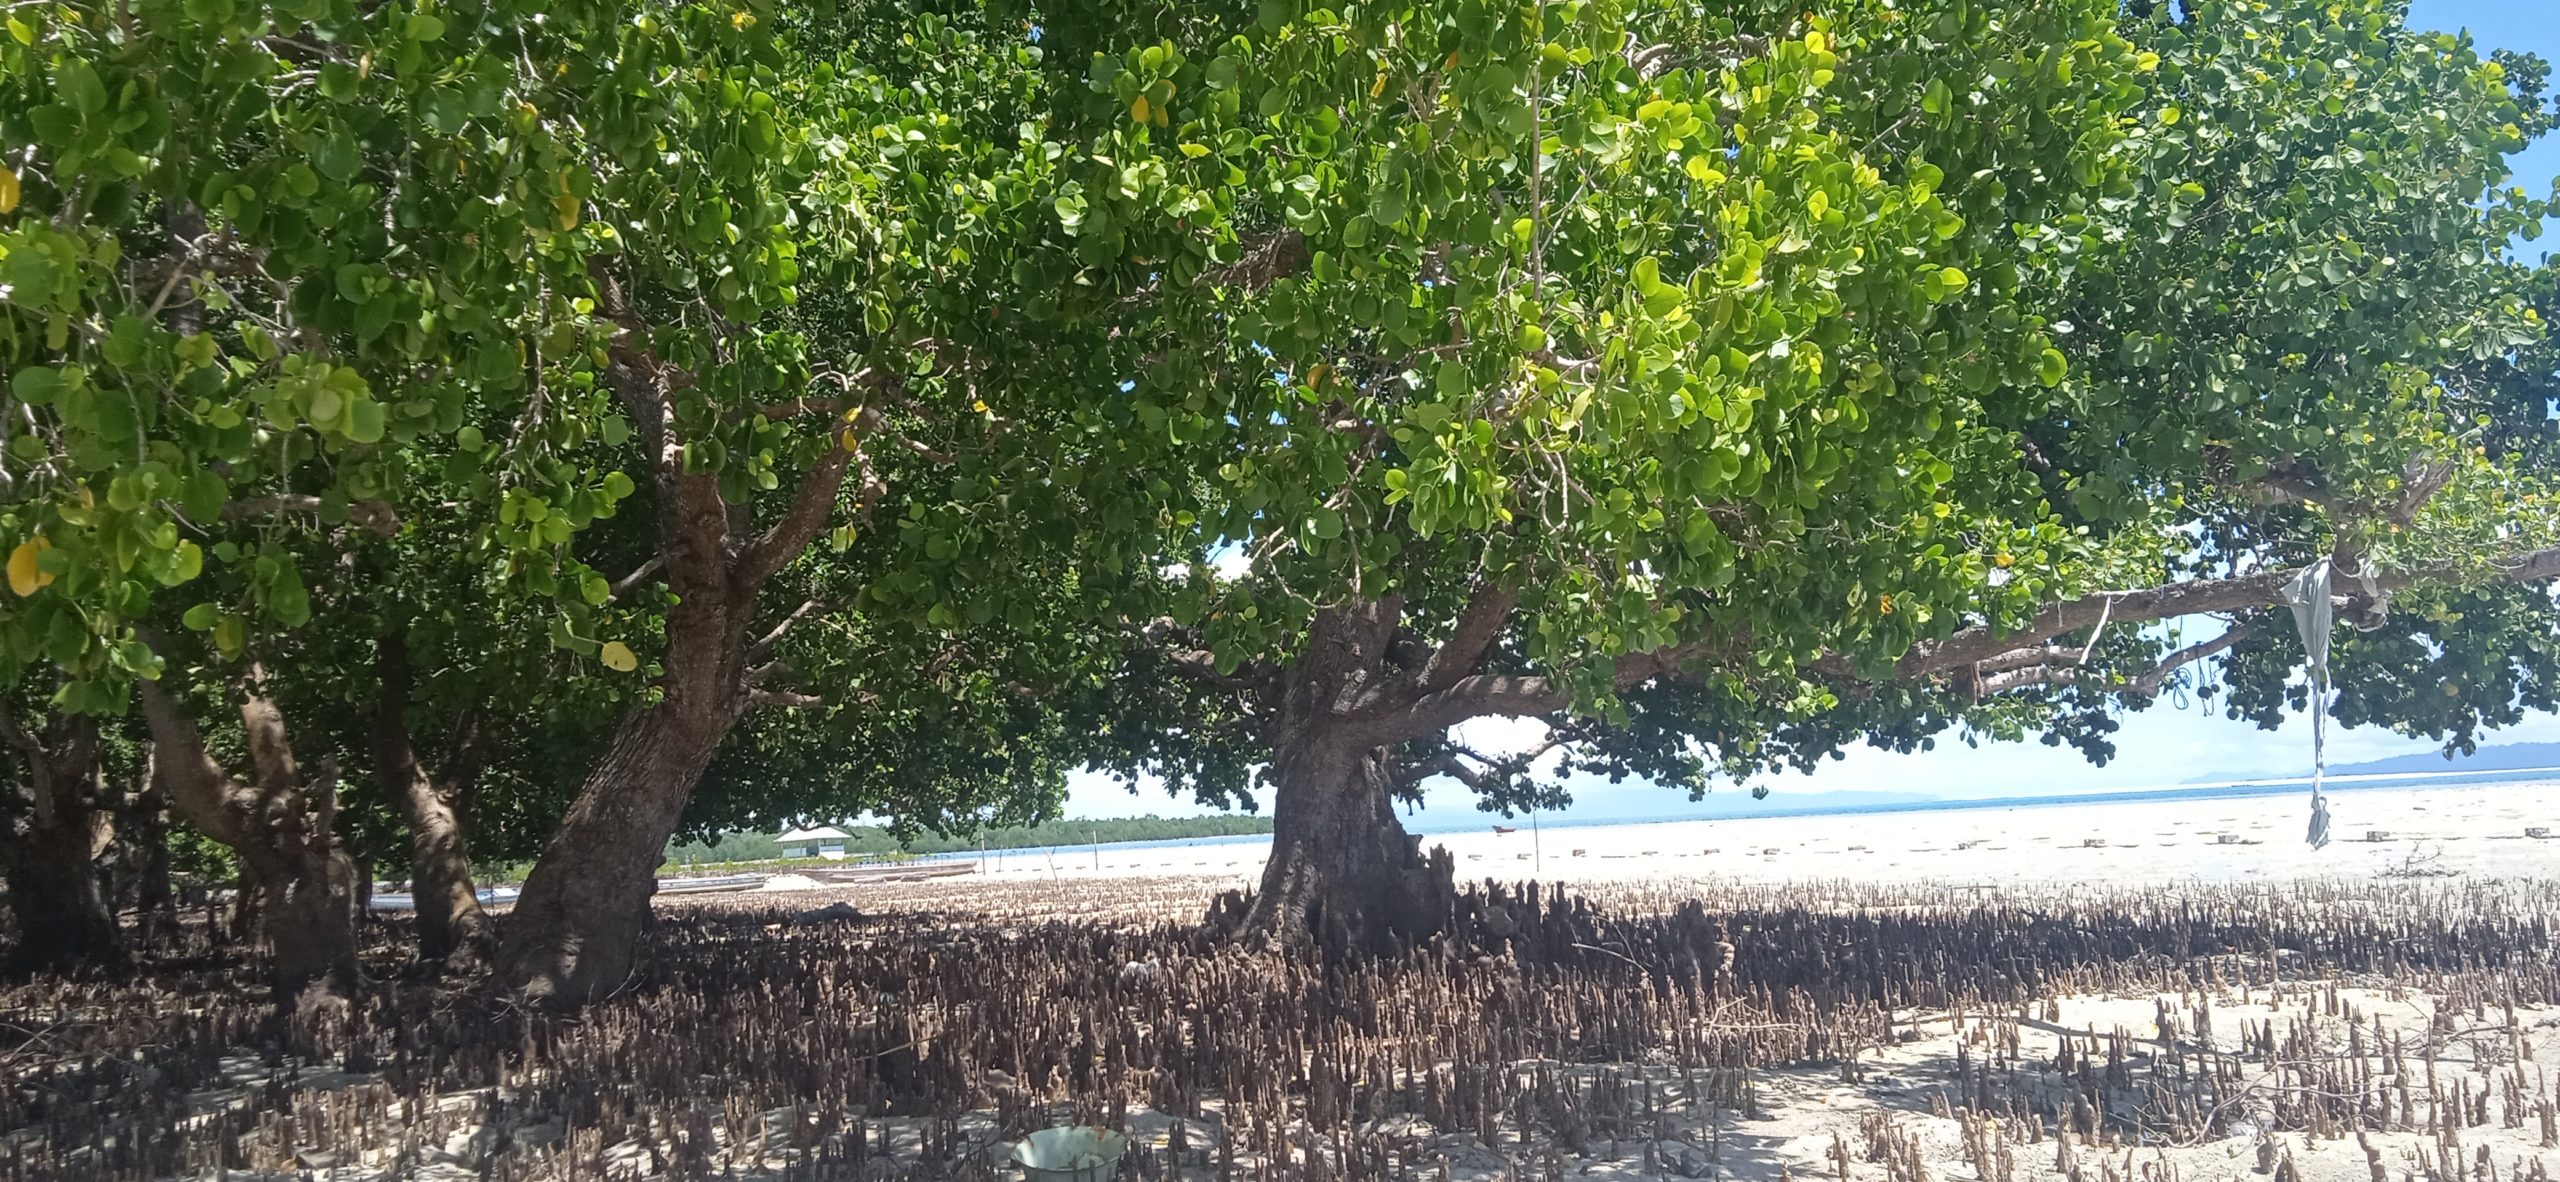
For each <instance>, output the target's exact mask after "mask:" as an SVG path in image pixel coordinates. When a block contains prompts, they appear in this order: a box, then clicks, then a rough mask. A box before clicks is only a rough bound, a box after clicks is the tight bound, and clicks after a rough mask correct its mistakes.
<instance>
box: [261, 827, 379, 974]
mask: <svg viewBox="0 0 2560 1182" xmlns="http://www.w3.org/2000/svg"><path fill="white" fill-rule="evenodd" d="M274 853H277V854H282V855H283V856H281V857H272V856H269V857H260V858H259V859H258V860H259V861H260V862H262V863H268V864H269V866H270V868H269V869H267V870H264V871H262V872H261V873H260V875H259V877H260V878H261V879H262V880H263V884H262V885H263V889H262V890H261V891H260V892H259V894H260V899H259V905H258V930H259V933H260V934H261V935H263V936H264V937H265V938H266V943H267V952H268V954H269V955H270V956H272V957H273V958H274V967H273V970H272V976H273V982H274V985H275V990H276V995H277V996H278V997H279V998H281V999H284V1000H286V1001H288V1002H297V1001H300V1000H302V999H304V998H306V997H309V996H310V995H311V994H313V993H314V992H315V991H316V992H318V993H322V994H328V995H333V996H338V997H347V996H352V995H353V994H354V993H355V989H356V981H357V970H356V927H355V915H356V868H355V861H354V860H353V859H351V858H349V857H347V854H346V851H344V850H340V849H337V848H335V847H334V846H332V847H331V848H328V849H326V850H293V851H289V852H288V851H274Z"/></svg>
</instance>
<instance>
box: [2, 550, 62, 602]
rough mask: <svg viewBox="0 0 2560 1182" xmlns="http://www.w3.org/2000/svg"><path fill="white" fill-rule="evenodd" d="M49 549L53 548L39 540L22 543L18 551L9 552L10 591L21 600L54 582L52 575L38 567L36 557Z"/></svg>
mask: <svg viewBox="0 0 2560 1182" xmlns="http://www.w3.org/2000/svg"><path fill="white" fill-rule="evenodd" d="M49 549H52V547H51V546H49V545H47V544H46V543H45V541H44V539H42V538H38V539H36V540H35V541H32V542H20V543H18V548H17V549H15V550H12V551H10V552H9V589H10V590H12V591H15V592H17V593H18V597H19V598H21V599H24V598H26V597H27V596H30V595H33V594H35V593H36V592H38V591H40V590H43V589H44V587H45V585H46V584H48V583H51V582H53V576H52V575H49V574H46V573H44V572H43V571H42V570H39V569H37V567H36V556H37V555H39V554H42V553H44V552H45V551H46V550H49Z"/></svg>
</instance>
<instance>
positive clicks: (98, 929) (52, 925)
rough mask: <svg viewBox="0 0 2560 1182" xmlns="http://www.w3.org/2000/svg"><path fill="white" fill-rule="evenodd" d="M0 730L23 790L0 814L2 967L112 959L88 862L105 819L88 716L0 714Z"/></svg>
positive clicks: (113, 946)
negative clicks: (17, 806)
mask: <svg viewBox="0 0 2560 1182" xmlns="http://www.w3.org/2000/svg"><path fill="white" fill-rule="evenodd" d="M0 734H5V735H6V737H7V739H8V742H9V745H10V746H11V747H13V748H15V749H17V751H18V753H19V755H20V757H21V759H22V761H23V763H24V764H25V767H26V771H27V779H26V780H25V781H24V783H25V784H26V786H27V790H28V799H27V801H26V810H25V812H24V814H23V815H21V816H19V817H18V818H16V819H15V820H14V821H13V820H10V819H9V818H7V817H5V816H0V878H5V880H6V882H7V883H8V887H9V910H10V912H11V914H12V916H13V917H14V918H15V919H16V921H17V929H18V946H17V949H16V950H15V951H14V952H13V953H12V954H11V956H10V967H11V968H13V969H17V970H22V971H27V972H56V973H59V972H76V971H79V970H83V969H97V968H113V967H116V966H119V965H121V964H122V963H123V962H124V959H125V948H124V942H123V939H122V933H121V932H120V931H119V930H118V928H117V926H116V916H115V909H114V907H113V906H112V905H111V903H110V902H109V898H108V892H107V889H106V881H105V875H104V874H102V873H101V872H100V868H99V866H98V855H99V854H100V853H101V852H103V851H104V850H105V848H106V845H107V843H108V841H109V840H111V839H112V837H113V835H114V826H113V823H112V821H111V820H110V819H109V818H108V815H107V814H106V812H105V811H104V810H103V809H102V808H101V804H102V802H101V801H100V799H99V791H98V789H99V780H98V770H99V769H98V727H97V720H95V719H92V718H86V717H81V716H76V715H75V716H65V717H61V718H57V719H55V720H53V722H52V723H51V724H50V725H48V726H46V727H45V728H44V729H43V730H42V731H41V732H30V731H28V730H26V729H25V728H24V727H21V726H20V725H19V724H18V721H17V719H15V718H14V717H8V716H6V715H0Z"/></svg>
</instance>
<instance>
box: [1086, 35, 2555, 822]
mask: <svg viewBox="0 0 2560 1182" xmlns="http://www.w3.org/2000/svg"><path fill="white" fill-rule="evenodd" d="M2409 23H2410V24H2412V25H2413V26H2416V27H2418V28H2427V29H2441V30H2444V31H2447V32H2454V31H2463V30H2467V31H2469V32H2470V34H2471V36H2472V38H2473V40H2474V42H2475V43H2476V44H2477V45H2478V46H2479V48H2480V51H2481V52H2482V53H2483V54H2486V53H2487V52H2489V51H2490V50H2493V49H2516V50H2523V51H2526V52H2529V53H2536V54H2540V55H2542V56H2543V57H2544V58H2546V59H2552V60H2560V0H2416V2H2415V3H2413V4H2412V5H2411V7H2410V22H2409ZM2516 173H2517V183H2519V184H2522V185H2524V186H2525V187H2526V188H2527V190H2528V191H2531V192H2535V193H2540V192H2543V191H2546V190H2548V189H2549V187H2550V184H2551V179H2552V178H2553V177H2554V176H2556V175H2560V136H2552V137H2545V138H2544V139H2543V140H2542V141H2540V142H2538V143H2536V144H2534V145H2533V146H2532V147H2531V148H2530V149H2528V150H2527V151H2526V152H2525V153H2524V154H2523V155H2522V156H2520V157H2518V158H2517V165H2516ZM2553 246H2560V242H2555V241H2554V240H2553V239H2549V238H2546V239H2545V240H2543V241H2542V242H2540V243H2537V244H2535V245H2534V246H2533V247H2532V248H2530V249H2533V250H2536V251H2537V252H2538V251H2540V250H2541V249H2543V248H2546V247H2553ZM2207 626H2208V627H2210V625H2207ZM1469 728H1470V729H1469V732H1468V738H1469V739H1470V740H1471V741H1473V742H1474V743H1476V744H1477V745H1478V746H1480V747H1486V748H1494V749H1502V748H1508V749H1514V750H1516V749H1519V748H1520V747H1521V746H1525V745H1526V744H1527V743H1529V742H1533V741H1534V740H1535V736H1536V734H1537V733H1538V728H1537V727H1536V724H1534V723H1508V722H1499V721H1483V722H1477V723H1471V724H1469ZM2310 731H2311V727H2310V722H2309V720H2308V719H2305V718H2292V719H2289V720H2287V722H2286V724H2285V726H2284V727H2283V728H2282V729H2280V730H2276V731H2262V730H2259V729H2258V728H2256V727H2255V726H2252V725H2250V724H2248V723H2243V722H2233V721H2230V720H2228V719H2224V718H2222V717H2220V716H2219V715H2218V714H2207V713H2206V712H2204V711H2202V710H2186V711H2180V710H2176V709H2173V708H2171V706H2170V705H2169V704H2168V703H2166V702H2163V703H2162V704H2160V705H2158V706H2155V707H2154V708H2152V709H2151V710H2148V711H2145V712H2143V713H2140V714H2135V715H2129V716H2127V717H2126V718H2125V719H2124V729H2122V730H2121V731H2118V732H2117V734H2116V736H2115V737H2116V747H2117V758H2116V759H2115V760H2114V761H2113V762H2111V763H2110V764H2108V766H2106V767H2104V768H2093V767H2090V766H2089V764H2088V763H2087V761H2085V760H2083V759H2082V758H2081V757H2080V755H2079V753H2078V752H2076V751H2074V750H2071V749H2069V748H2059V749H2057V748H2052V747H2046V746H2043V745H2041V744H2038V743H2033V742H2029V743H2020V744H1985V745H1984V746H1982V747H1980V748H1968V747H1966V746H1964V745H1963V744H1962V743H1960V742H1957V741H1955V740H1954V738H1953V736H1946V737H1944V738H1942V740H1941V744H1940V747H1939V749H1938V750H1936V751H1931V752H1925V753H1921V754H1916V755H1895V754H1892V753H1889V752H1882V751H1876V750H1873V749H1870V748H1865V747H1860V748H1856V749H1854V750H1852V751H1851V752H1849V753H1848V757H1847V758H1846V759H1844V760H1841V761H1838V762H1833V763H1829V764H1826V765H1824V766H1823V768H1822V769H1821V770H1820V771H1818V772H1816V773H1813V774H1810V775H1803V774H1794V773H1790V774H1786V775H1779V776H1771V777H1767V778H1766V779H1765V780H1764V781H1760V782H1763V783H1766V784H1767V785H1768V787H1769V791H1770V803H1771V804H1773V805H1777V804H1783V803H1790V802H1792V803H1794V804H1797V805H1799V806H1801V805H1806V804H1818V803H1820V802H1819V801H1818V800H1809V799H1806V798H1807V797H1811V796H1818V795H1819V794H1822V793H1828V792H1841V791H1871V792H1912V793H1922V794H1927V795H1935V796H1946V797H1973V798H1987V797H2000V796H2033V795H2047V794H2051V793H2057V792H2071V791H2079V790H2084V789H2086V790H2093V791H2094V790H2102V789H2130V788H2149V787H2158V786H2166V785H2172V784H2181V783H2186V782H2188V781H2192V780H2197V779H2201V778H2219V779H2245V778H2249V777H2252V776H2275V775H2293V774H2299V773H2301V772H2303V771H2306V770H2308V768H2309V767H2310V764H2311V734H2310ZM2487 741H2488V742H2492V743H2499V742H2551V741H2560V718H2555V717H2553V716H2550V715H2539V716H2536V717H2534V718H2533V719H2532V720H2531V721H2529V722H2527V723H2526V724H2525V725H2523V726H2519V727H2515V728H2513V729H2510V730H2506V731H2501V732H2497V733H2496V734H2494V735H2491V736H2489V738H2488V740H2487ZM2433 749H2434V744H2432V743H2429V742H2427V741H2425V740H2410V739H2403V738H2400V737H2398V736H2396V735H2392V734H2389V733H2388V732H2384V731H2378V730H2371V729H2367V730H2360V731H2334V730H2333V731H2332V733H2331V735H2330V744H2329V762H2330V763H2332V764H2346V763H2356V762H2360V761H2363V760H2369V759H2380V758H2384V757H2386V756H2392V755H2405V754H2411V753H2416V752H2425V751H2431V750H2433ZM1747 787H1748V786H1747V785H1737V786H1732V787H1730V788H1725V787H1719V791H1720V792H1723V791H1731V792H1735V793H1740V792H1743V791H1745V790H1746V788H1747ZM1572 788H1573V793H1574V798H1575V806H1574V808H1573V809H1571V810H1570V811H1569V813H1568V815H1573V816H1585V817H1596V816H1652V815H1662V814H1673V813H1677V812H1679V811H1681V810H1682V808H1683V806H1685V805H1686V804H1687V800H1686V797H1685V796H1683V795H1682V794H1680V793H1676V792H1671V791H1668V790H1665V789H1661V788H1657V787H1654V786H1652V785H1649V784H1640V783H1635V782H1632V781H1631V782H1629V783H1626V784H1614V785H1613V784H1608V783H1605V782H1597V781H1595V782H1590V783H1575V784H1573V785H1572ZM1204 811H1208V810H1204V809H1201V808H1199V807H1198V806H1196V805H1193V804H1191V803H1190V802H1189V801H1185V800H1175V799H1172V798H1171V797H1168V796H1166V795H1165V794H1163V793H1162V792H1161V791H1155V790H1152V789H1149V790H1146V791H1142V792H1141V793H1138V794H1135V795H1133V794H1131V793H1129V792H1127V791H1125V790H1123V789H1122V788H1120V787H1119V786H1118V785H1116V784H1113V783H1111V782H1110V781H1108V780H1106V779H1104V778H1103V777H1100V776H1093V775H1084V774H1079V775H1077V776H1075V777H1074V778H1073V779H1072V781H1071V785H1070V790H1069V794H1068V801H1067V815H1068V816H1070V817H1125V816H1130V815H1133V814H1139V813H1155V814H1158V815H1167V816H1170V815H1187V814H1192V813H1199V812H1204ZM1424 814H1425V816H1424V818H1422V819H1423V820H1424V821H1425V823H1429V822H1430V821H1435V820H1436V821H1438V822H1439V823H1442V824H1447V823H1450V822H1452V821H1454V820H1457V819H1460V818H1463V817H1471V816H1478V815H1480V814H1477V813H1475V811H1474V804H1473V800H1472V798H1471V797H1470V796H1469V795H1468V794H1467V792H1466V791H1465V789H1463V788H1461V787H1459V786H1458V785H1456V784H1454V783H1452V782H1448V781H1442V782H1440V783H1439V784H1437V785H1435V786H1434V787H1433V788H1431V789H1428V790H1426V792H1425V808H1424Z"/></svg>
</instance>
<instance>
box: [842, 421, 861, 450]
mask: <svg viewBox="0 0 2560 1182" xmlns="http://www.w3.org/2000/svg"><path fill="white" fill-rule="evenodd" d="M836 442H838V443H841V444H843V445H844V449H845V450H846V451H861V450H862V440H861V438H860V437H858V436H856V435H855V434H854V433H853V428H851V427H847V428H845V429H844V433H843V434H841V435H838V436H836Z"/></svg>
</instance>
